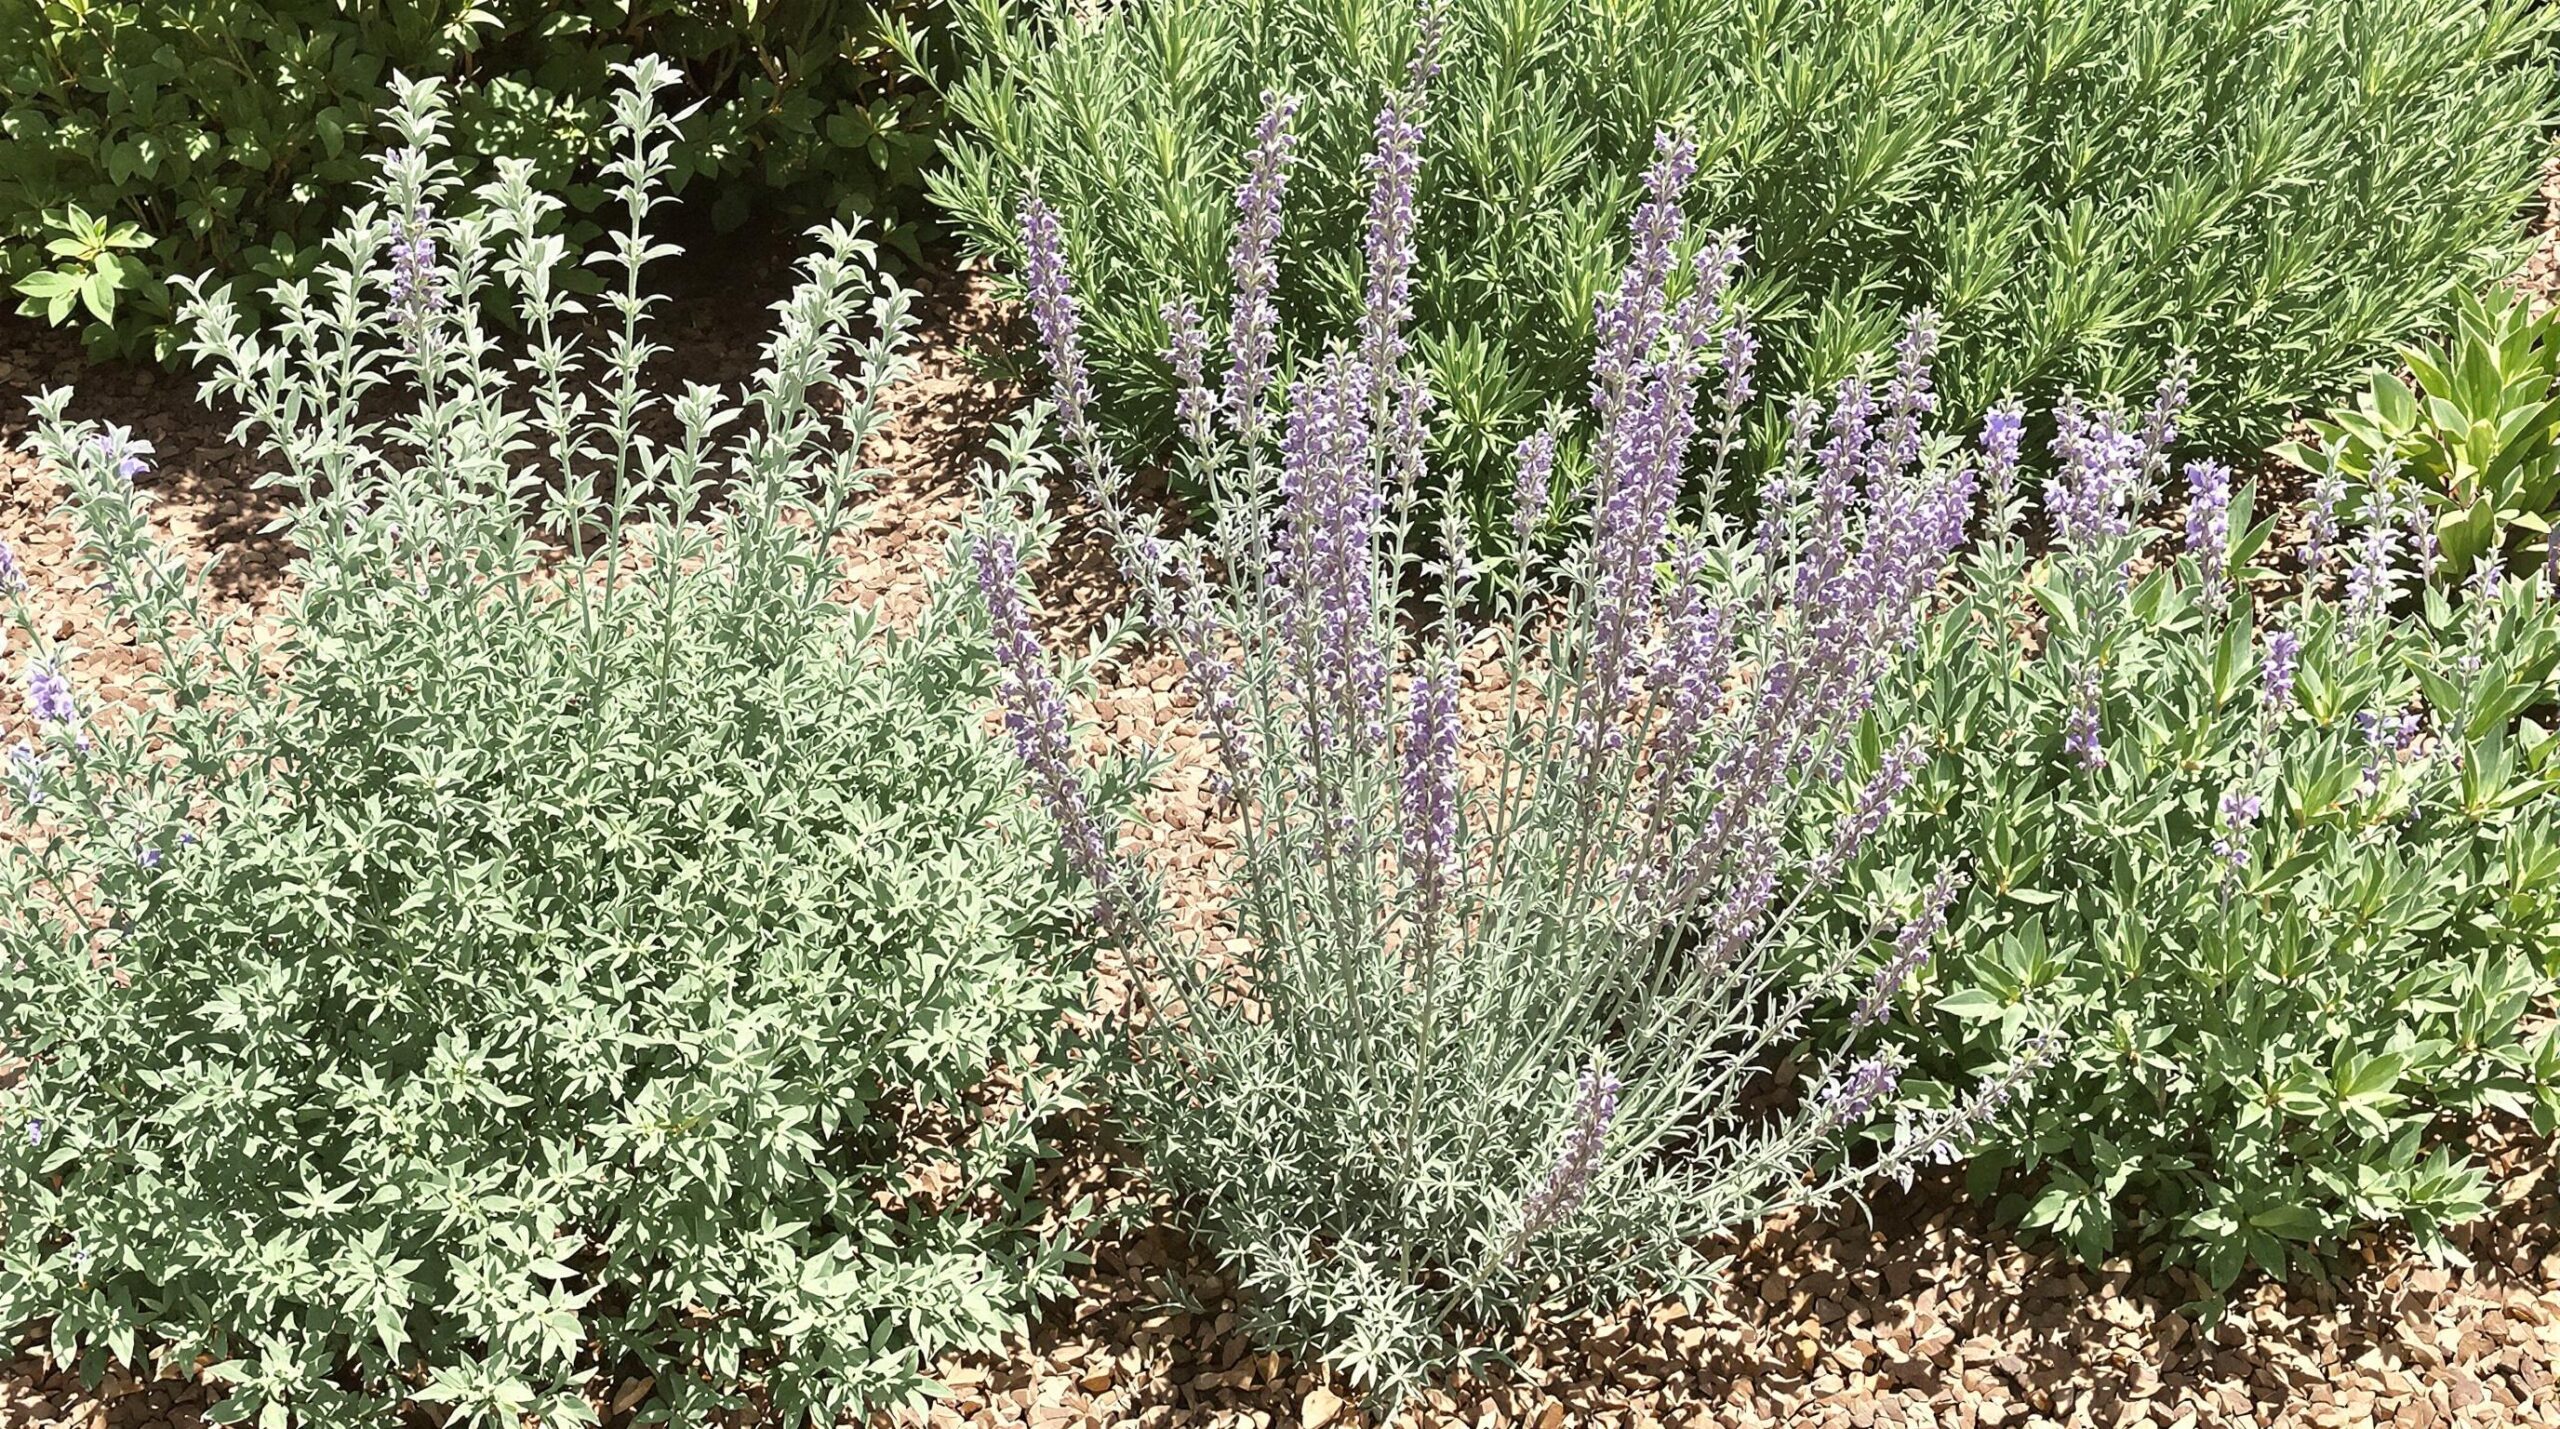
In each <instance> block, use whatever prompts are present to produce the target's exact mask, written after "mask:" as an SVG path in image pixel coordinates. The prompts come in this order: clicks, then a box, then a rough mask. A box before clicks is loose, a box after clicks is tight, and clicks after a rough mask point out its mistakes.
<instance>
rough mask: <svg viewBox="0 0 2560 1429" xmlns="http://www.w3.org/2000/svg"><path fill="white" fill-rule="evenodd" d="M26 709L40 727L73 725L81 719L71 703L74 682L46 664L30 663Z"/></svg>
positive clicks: (28, 665) (37, 661) (38, 661)
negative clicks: (44, 725)
mask: <svg viewBox="0 0 2560 1429" xmlns="http://www.w3.org/2000/svg"><path fill="white" fill-rule="evenodd" d="M27 706H28V709H29V710H30V712H32V713H33V714H34V715H35V717H36V721H37V723H39V724H70V723H72V722H73V721H74V720H76V719H78V718H79V709H78V707H77V706H75V705H74V704H73V703H72V701H71V682H70V681H68V680H65V679H64V678H62V672H61V671H59V670H56V669H55V668H54V667H53V665H52V662H50V661H46V660H29V661H28V662H27Z"/></svg>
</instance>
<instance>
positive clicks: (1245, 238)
mask: <svg viewBox="0 0 2560 1429" xmlns="http://www.w3.org/2000/svg"><path fill="white" fill-rule="evenodd" d="M1297 112H1298V101H1297V100H1296V99H1294V98H1289V97H1285V96H1282V95H1279V94H1276V93H1274V92H1272V91H1270V90H1267V89H1266V90H1264V91H1263V92H1262V122H1261V123H1260V124H1259V125H1258V126H1256V128H1255V130H1254V143H1253V156H1252V157H1251V158H1250V159H1249V160H1247V161H1246V164H1245V178H1244V182H1243V183H1242V184H1240V185H1238V186H1237V188H1236V241H1235V247H1234V249H1233V251H1232V252H1231V253H1230V254H1229V256H1228V258H1227V271H1228V272H1229V273H1230V274H1232V275H1233V277H1234V279H1235V312H1234V316H1233V318H1232V319H1231V320H1230V324H1229V327H1228V331H1227V353H1228V358H1229V365H1228V367H1227V390H1226V411H1227V416H1228V418H1229V420H1231V421H1233V422H1234V423H1235V424H1236V429H1237V430H1238V431H1240V432H1245V433H1253V432H1257V431H1259V430H1260V429H1261V426H1262V394H1263V391H1264V389H1265V388H1267V387H1269V386H1270V385H1271V362H1272V358H1273V356H1274V354H1276V353H1277V352H1278V351H1279V337H1278V336H1277V332H1278V326H1279V321H1280V309H1279V305H1278V303H1277V302H1276V301H1275V300H1274V297H1273V294H1274V293H1275V292H1276V291H1277V290H1278V288H1279V283H1280V262H1279V258H1278V256H1277V255H1278V248H1279V244H1280V208H1281V200H1282V198H1283V197H1284V196H1285V195H1286V194H1287V192H1288V188H1289V165H1290V163H1291V162H1292V161H1293V160H1294V159H1295V157H1296V153H1297V136H1296V135H1295V134H1292V133H1291V132H1290V130H1289V123H1290V121H1291V120H1292V119H1293V118H1295V117H1296V116H1297Z"/></svg>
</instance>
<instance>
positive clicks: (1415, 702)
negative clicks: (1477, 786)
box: [1400, 665, 1464, 944]
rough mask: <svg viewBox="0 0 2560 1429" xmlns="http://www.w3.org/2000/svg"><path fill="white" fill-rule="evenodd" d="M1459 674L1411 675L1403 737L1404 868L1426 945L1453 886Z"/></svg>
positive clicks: (1441, 671) (1445, 670) (1451, 671)
mask: <svg viewBox="0 0 2560 1429" xmlns="http://www.w3.org/2000/svg"><path fill="white" fill-rule="evenodd" d="M1463 738H1464V732H1463V730H1462V729H1461V728H1460V726H1459V722H1458V672H1457V670H1456V669H1454V668H1451V667H1449V666H1446V665H1444V666H1443V667H1442V668H1441V669H1439V670H1438V671H1436V672H1430V671H1426V672H1424V673H1422V674H1418V675H1416V676H1414V679H1413V694H1412V701H1411V704H1410V705H1409V706H1408V707H1407V711H1406V722H1405V735H1404V785H1403V790H1402V799H1401V801H1400V803H1401V812H1402V814H1403V822H1404V867H1405V874H1406V877H1407V878H1408V879H1409V880H1410V881H1411V883H1412V885H1413V889H1414V902H1415V905H1416V910H1417V913H1418V916H1419V921H1420V923H1421V926H1422V936H1423V938H1424V940H1425V942H1426V944H1427V943H1429V942H1430V941H1431V940H1433V939H1435V938H1436V937H1437V935H1438V928H1439V921H1440V910H1441V908H1442V906H1443V904H1445V903H1446V902H1447V900H1448V896H1449V891H1450V888H1451V887H1452V886H1453V885H1454V884H1455V883H1456V882H1457V879H1458V874H1459V867H1458V748H1459V744H1460V742H1461V740H1462V739H1463Z"/></svg>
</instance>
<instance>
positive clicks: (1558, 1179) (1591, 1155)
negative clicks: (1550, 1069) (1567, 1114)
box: [1519, 1068, 1624, 1241]
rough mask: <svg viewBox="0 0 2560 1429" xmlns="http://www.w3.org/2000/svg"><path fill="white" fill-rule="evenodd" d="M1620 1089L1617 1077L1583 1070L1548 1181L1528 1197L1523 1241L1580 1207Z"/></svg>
mask: <svg viewBox="0 0 2560 1429" xmlns="http://www.w3.org/2000/svg"><path fill="white" fill-rule="evenodd" d="M1622 1090H1624V1089H1623V1088H1622V1087H1620V1086H1619V1085H1618V1079H1617V1078H1616V1077H1613V1076H1610V1075H1609V1074H1608V1073H1606V1072H1603V1071H1600V1070H1599V1069H1597V1068H1592V1069H1590V1070H1587V1071H1585V1072H1584V1073H1583V1074H1582V1081H1581V1085H1580V1087H1579V1088H1578V1089H1577V1091H1576V1092H1575V1095H1574V1099H1573V1122H1572V1125H1571V1127H1570V1129H1568V1130H1567V1131H1566V1132H1565V1138H1564V1145H1563V1146H1562V1147H1561V1148H1559V1149H1558V1150H1557V1152H1556V1161H1555V1165H1554V1167H1553V1168H1552V1169H1550V1170H1549V1171H1548V1172H1547V1180H1546V1184H1544V1185H1542V1186H1540V1187H1539V1188H1538V1190H1537V1194H1535V1195H1533V1196H1531V1197H1530V1198H1529V1205H1528V1209H1527V1211H1526V1212H1525V1213H1524V1214H1523V1215H1522V1216H1521V1219H1520V1236H1519V1238H1520V1239H1521V1240H1523V1241H1529V1240H1535V1239H1537V1238H1538V1237H1539V1236H1541V1235H1544V1234H1546V1233H1547V1232H1548V1231H1551V1230H1553V1229H1555V1228H1556V1227H1557V1226H1560V1225H1562V1224H1564V1223H1565V1222H1566V1221H1568V1220H1570V1219H1572V1217H1573V1213H1574V1211H1575V1210H1576V1209H1578V1208H1579V1207H1580V1206H1581V1205H1582V1196H1583V1193H1584V1192H1585V1191H1588V1190H1590V1189H1591V1178H1592V1176H1593V1174H1594V1173H1596V1172H1597V1171H1598V1170H1599V1169H1600V1152H1601V1148H1602V1147H1603V1145H1604V1144H1605V1143H1606V1142H1607V1141H1608V1139H1609V1123H1610V1122H1612V1121H1614V1120H1616V1119H1617V1115H1618V1093H1619V1092H1620V1091H1622Z"/></svg>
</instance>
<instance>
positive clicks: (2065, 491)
mask: <svg viewBox="0 0 2560 1429" xmlns="http://www.w3.org/2000/svg"><path fill="white" fill-rule="evenodd" d="M2053 424H2054V435H2053V455H2054V458H2055V460H2056V462H2057V463H2058V464H2059V466H2058V470H2056V472H2055V473H2054V475H2053V476H2052V477H2051V478H2050V479H2049V480H2048V481H2047V482H2046V483H2045V510H2046V513H2047V514H2048V515H2050V516H2051V517H2052V518H2053V533H2054V535H2055V536H2056V537H2057V538H2058V539H2060V540H2062V541H2063V542H2065V543H2066V544H2069V545H2071V546H2074V547H2077V548H2079V549H2081V550H2084V551H2085V550H2090V549H2093V548H2095V547H2096V546H2097V545H2098V544H2099V543H2101V542H2104V541H2109V540H2112V539H2114V538H2116V537H2119V536H2122V535H2124V534H2125V533H2126V532H2127V531H2128V530H2130V529H2131V524H2132V523H2131V521H2130V520H2129V519H2128V518H2127V516H2126V514H2125V509H2126V506H2127V505H2128V503H2130V502H2131V500H2132V499H2133V489H2134V482H2135V480H2136V478H2137V477H2138V476H2139V475H2140V473H2141V470H2142V465H2143V460H2144V448H2143V444H2142V441H2141V439H2140V438H2138V437H2136V436H2134V435H2132V434H2131V433H2129V432H2126V431H2125V430H2123V428H2122V427H2121V426H2120V425H2119V422H2118V419H2117V417H2116V415H2115V414H2114V413H2112V412H2092V411H2090V410H2089V409H2088V408H2087V407H2085V406H2083V405H2081V402H2080V399H2078V398H2077V397H2065V398H2063V399H2062V404H2061V405H2060V406H2058V407H2056V408H2054V410H2053Z"/></svg>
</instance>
